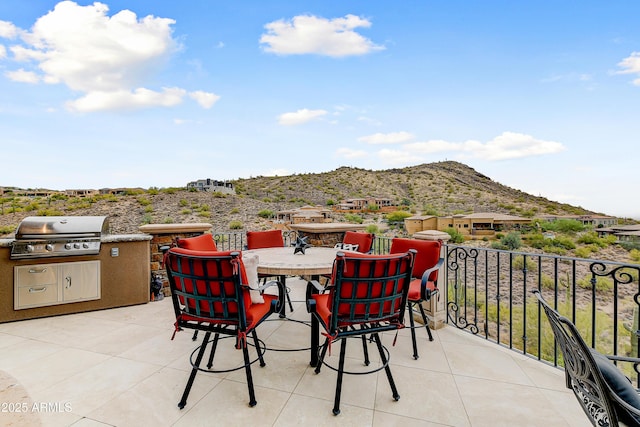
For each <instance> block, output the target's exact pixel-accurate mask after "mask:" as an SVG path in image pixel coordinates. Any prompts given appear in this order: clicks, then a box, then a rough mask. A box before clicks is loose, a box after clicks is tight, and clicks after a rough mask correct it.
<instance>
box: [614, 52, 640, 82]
mask: <svg viewBox="0 0 640 427" xmlns="http://www.w3.org/2000/svg"><path fill="white" fill-rule="evenodd" d="M618 67H620V68H622V70H621V71H618V74H637V75H639V76H640V52H632V53H631V55H629V56H628V57H626V58H624V59H623V60H622V61H620V62H618ZM633 84H634V85H636V86H640V77H639V78H637V79H635V80H634V81H633Z"/></svg>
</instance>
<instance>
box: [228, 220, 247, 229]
mask: <svg viewBox="0 0 640 427" xmlns="http://www.w3.org/2000/svg"><path fill="white" fill-rule="evenodd" d="M242 228H244V225H243V224H242V222H240V221H237V220H234V221H231V222H229V229H230V230H241V229H242Z"/></svg>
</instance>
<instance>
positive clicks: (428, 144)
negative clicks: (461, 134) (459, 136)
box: [403, 139, 464, 154]
mask: <svg viewBox="0 0 640 427" xmlns="http://www.w3.org/2000/svg"><path fill="white" fill-rule="evenodd" d="M463 146H464V145H463V144H460V143H456V142H448V141H443V140H440V139H433V140H430V141H423V142H413V143H411V144H405V145H404V146H403V147H404V148H405V149H406V150H408V151H411V152H414V153H420V154H431V153H440V152H443V151H461V150H462V149H463Z"/></svg>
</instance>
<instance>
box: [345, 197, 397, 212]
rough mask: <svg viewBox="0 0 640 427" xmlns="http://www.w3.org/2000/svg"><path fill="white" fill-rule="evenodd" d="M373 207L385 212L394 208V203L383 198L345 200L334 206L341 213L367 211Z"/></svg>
mask: <svg viewBox="0 0 640 427" xmlns="http://www.w3.org/2000/svg"><path fill="white" fill-rule="evenodd" d="M372 206H373V207H374V209H378V210H385V208H390V207H393V201H392V200H391V199H387V198H382V197H369V198H361V199H345V200H342V201H341V202H340V203H338V204H336V205H334V208H335V209H337V210H341V211H365V210H369V209H371V207H372Z"/></svg>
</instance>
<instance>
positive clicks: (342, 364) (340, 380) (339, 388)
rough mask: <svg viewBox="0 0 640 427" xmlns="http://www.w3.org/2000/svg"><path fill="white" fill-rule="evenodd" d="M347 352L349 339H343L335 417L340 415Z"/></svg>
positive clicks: (334, 408)
mask: <svg viewBox="0 0 640 427" xmlns="http://www.w3.org/2000/svg"><path fill="white" fill-rule="evenodd" d="M346 351H347V339H346V338H342V342H341V343H340V362H339V363H338V379H337V381H336V397H335V400H334V401H333V415H338V414H339V413H340V394H341V393H342V376H343V374H344V356H345V354H346Z"/></svg>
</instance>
